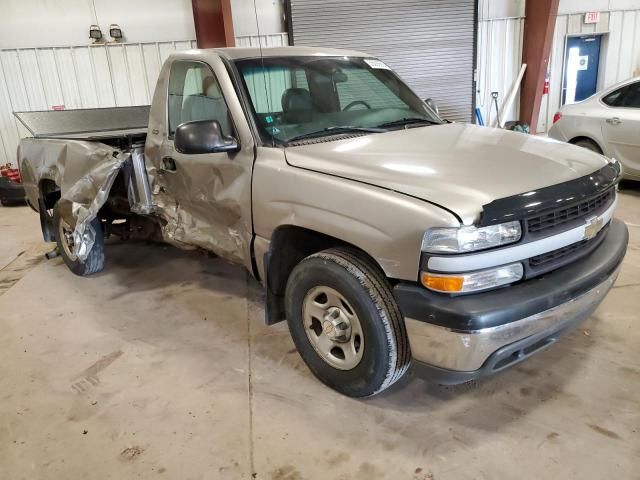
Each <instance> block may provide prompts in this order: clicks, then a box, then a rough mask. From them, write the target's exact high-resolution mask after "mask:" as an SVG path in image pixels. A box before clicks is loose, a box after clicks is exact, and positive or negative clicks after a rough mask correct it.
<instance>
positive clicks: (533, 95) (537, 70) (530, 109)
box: [520, 0, 560, 133]
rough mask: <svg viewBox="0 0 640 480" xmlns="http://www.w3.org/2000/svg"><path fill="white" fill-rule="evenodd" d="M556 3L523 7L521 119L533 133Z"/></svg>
mask: <svg viewBox="0 0 640 480" xmlns="http://www.w3.org/2000/svg"><path fill="white" fill-rule="evenodd" d="M559 3H560V0H528V1H527V3H526V7H525V14H526V19H525V21H524V46H523V51H522V62H523V63H526V64H527V71H526V73H525V76H524V79H523V81H522V91H521V93H520V118H521V120H522V121H524V122H527V123H529V125H531V132H533V133H535V131H536V128H537V126H538V116H539V115H540V103H541V101H542V91H543V89H544V80H545V76H546V74H547V68H548V66H549V56H550V54H551V44H552V42H553V32H554V30H555V26H556V16H557V15H558V4H559Z"/></svg>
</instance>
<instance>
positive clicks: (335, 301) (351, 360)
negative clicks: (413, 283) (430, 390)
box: [285, 248, 411, 398]
mask: <svg viewBox="0 0 640 480" xmlns="http://www.w3.org/2000/svg"><path fill="white" fill-rule="evenodd" d="M285 302H286V311H287V322H288V324H289V331H290V332H291V336H292V338H293V341H294V343H295V345H296V347H297V349H298V352H300V355H301V356H302V359H303V360H304V362H305V363H306V364H307V366H308V367H309V369H310V370H311V372H312V373H313V374H314V375H315V376H316V377H317V378H318V379H319V380H320V381H322V382H323V383H325V384H326V385H327V386H329V387H331V388H333V389H334V390H336V391H338V392H340V393H342V394H344V395H347V396H349V397H356V398H359V397H369V396H372V395H375V394H378V393H380V392H382V391H383V390H385V389H387V388H389V387H390V386H391V385H393V384H394V383H395V382H396V381H398V380H399V379H400V378H402V376H403V375H404V373H405V372H406V371H407V369H408V367H409V363H410V359H411V352H410V349H409V342H408V339H407V334H406V330H405V325H404V320H403V318H402V315H401V313H400V309H399V308H398V305H397V303H396V301H395V298H394V297H393V293H392V291H391V287H390V285H389V284H388V281H387V279H386V278H385V276H384V274H383V273H382V272H381V271H380V270H379V269H378V268H377V267H376V266H375V265H373V262H371V261H370V260H369V259H368V258H366V257H365V256H364V255H362V254H360V253H359V252H357V251H355V250H352V249H343V248H336V249H331V250H325V251H323V252H320V253H317V254H314V255H311V256H309V257H307V258H305V259H304V260H303V261H302V262H300V263H299V264H298V265H297V266H296V267H295V268H294V269H293V271H292V272H291V275H290V276H289V280H288V282H287V289H286V298H285Z"/></svg>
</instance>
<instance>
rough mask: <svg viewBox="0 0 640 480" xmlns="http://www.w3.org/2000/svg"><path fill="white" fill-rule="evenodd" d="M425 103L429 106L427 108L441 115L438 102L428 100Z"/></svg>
mask: <svg viewBox="0 0 640 480" xmlns="http://www.w3.org/2000/svg"><path fill="white" fill-rule="evenodd" d="M424 103H426V104H427V106H428V107H429V108H430V109H431V110H433V111H434V112H436V113H437V114H438V115H440V110H439V109H438V105H436V102H434V101H433V99H432V98H427V99H426V100H425V101H424Z"/></svg>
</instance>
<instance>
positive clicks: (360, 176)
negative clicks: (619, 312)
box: [16, 47, 628, 397]
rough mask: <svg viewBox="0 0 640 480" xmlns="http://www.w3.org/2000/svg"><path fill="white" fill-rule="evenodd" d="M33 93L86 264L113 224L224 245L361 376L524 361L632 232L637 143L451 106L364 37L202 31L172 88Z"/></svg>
mask: <svg viewBox="0 0 640 480" xmlns="http://www.w3.org/2000/svg"><path fill="white" fill-rule="evenodd" d="M16 115H17V116H18V118H19V119H20V120H21V121H22V122H23V123H24V125H25V126H26V127H27V128H28V129H29V130H30V131H31V132H32V134H33V138H26V139H24V140H22V142H21V143H20V147H19V151H18V158H19V164H20V170H21V173H22V177H23V180H24V185H25V189H26V192H27V198H28V200H29V203H30V204H31V205H32V207H34V209H36V210H38V211H39V213H40V218H41V222H42V230H43V234H44V237H45V239H47V240H53V239H55V240H56V241H57V243H58V249H59V252H60V254H61V255H62V257H63V258H64V261H65V262H66V264H67V265H68V266H69V268H70V269H71V270H72V271H73V272H74V273H76V274H78V275H89V274H92V273H95V272H98V271H100V270H101V269H102V268H103V266H104V263H105V246H104V239H105V238H106V237H107V236H109V235H117V236H120V237H122V238H124V239H129V238H149V239H154V238H155V239H161V240H163V241H165V242H168V243H170V244H173V245H176V246H178V247H184V248H194V247H197V248H202V249H206V250H208V251H211V252H214V253H215V254H217V255H219V256H221V257H224V258H226V259H228V260H229V261H231V262H234V263H237V264H239V265H243V266H244V267H245V268H247V269H248V270H249V272H251V274H252V275H253V276H254V277H255V278H257V279H258V280H259V281H260V282H262V284H263V285H264V288H265V292H266V306H265V311H266V321H267V323H269V324H273V323H276V322H279V321H281V320H285V319H286V320H287V322H288V325H289V330H290V332H291V335H292V337H293V340H294V342H295V344H296V347H297V349H298V351H299V352H300V355H301V356H302V358H303V359H304V361H305V362H306V364H307V365H308V366H309V368H310V369H311V371H312V372H313V373H314V375H316V376H317V377H318V378H319V379H320V380H321V381H322V382H324V383H325V384H327V385H328V386H330V387H331V388H334V389H335V390H337V391H339V392H342V393H343V394H345V395H349V396H353V397H365V396H371V395H375V394H377V393H379V392H381V391H383V390H385V389H386V388H388V387H389V386H390V385H392V384H393V383H394V382H396V381H397V380H398V379H400V378H401V377H402V376H403V375H404V374H405V372H406V371H407V369H408V368H409V366H410V364H413V365H414V367H415V369H416V371H418V372H420V373H421V374H422V375H425V376H426V377H428V378H430V379H432V380H433V381H436V382H439V383H444V384H454V383H461V382H466V381H469V380H472V379H475V378H479V377H483V376H485V375H489V374H492V373H495V372H498V371H500V370H503V369H505V368H507V367H510V366H512V365H514V364H516V363H518V362H521V361H522V360H524V359H526V358H527V357H529V356H530V355H532V354H534V353H536V352H538V351H540V350H542V349H544V348H546V347H547V346H549V345H551V344H552V343H554V342H555V341H556V340H557V339H558V338H559V337H560V335H561V334H563V333H565V332H566V331H568V330H570V329H572V328H574V327H575V326H576V325H578V323H579V322H581V321H582V320H584V319H585V318H587V317H588V316H589V315H590V314H591V313H592V312H593V310H594V309H595V308H596V307H597V306H598V304H599V303H600V302H601V301H602V299H603V298H604V296H605V295H606V294H607V292H608V291H609V289H610V288H611V286H612V284H613V282H614V281H615V279H616V276H617V274H618V270H619V267H620V264H621V262H622V259H623V257H624V255H625V251H626V247H627V240H628V233H627V229H626V227H625V225H624V223H623V222H620V221H618V220H616V219H615V218H613V213H614V209H615V205H616V195H617V183H618V181H619V179H620V176H621V167H620V164H619V163H618V162H616V161H615V160H612V159H607V158H605V157H603V156H601V155H598V154H595V153H593V152H589V151H587V150H585V149H581V148H578V147H575V146H572V145H567V144H562V143H560V142H556V141H553V140H548V139H542V138H537V137H534V136H529V135H524V134H519V133H513V132H509V131H504V130H495V129H489V128H483V127H478V126H474V125H467V124H461V123H450V122H447V121H446V120H443V119H442V118H441V117H440V116H439V114H438V112H437V109H436V108H435V106H434V104H433V102H430V101H423V100H421V99H420V98H418V97H417V96H416V95H415V94H414V93H413V92H412V91H411V89H409V88H408V87H407V85H405V83H403V81H402V80H400V79H399V78H398V76H397V75H396V74H395V73H394V72H393V71H392V70H391V69H390V68H389V67H388V66H387V65H386V64H384V63H383V62H381V61H380V60H377V59H375V58H372V57H371V56H369V55H366V54H363V53H358V52H352V51H342V50H325V49H312V48H299V47H288V48H274V49H264V51H263V52H262V53H261V52H260V51H259V50H258V49H214V50H194V51H187V52H180V53H175V54H173V55H171V56H170V57H169V59H168V60H167V61H166V62H165V64H164V66H163V67H162V71H161V72H160V77H159V79H158V84H157V87H156V91H155V95H154V97H153V103H152V105H151V107H150V109H149V107H127V108H114V109H95V110H76V111H66V112H65V111H62V112H29V113H26V112H23V113H17V114H16ZM107 251H108V248H107Z"/></svg>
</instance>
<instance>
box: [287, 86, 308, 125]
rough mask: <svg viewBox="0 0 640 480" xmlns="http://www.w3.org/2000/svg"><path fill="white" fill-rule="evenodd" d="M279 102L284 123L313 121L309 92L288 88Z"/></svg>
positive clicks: (302, 89)
mask: <svg viewBox="0 0 640 480" xmlns="http://www.w3.org/2000/svg"><path fill="white" fill-rule="evenodd" d="M281 102H282V114H283V119H284V122H285V123H308V122H310V121H312V120H313V102H312V101H311V93H309V90H305V89H304V88H288V89H286V90H285V91H284V93H283V94H282V100H281Z"/></svg>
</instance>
